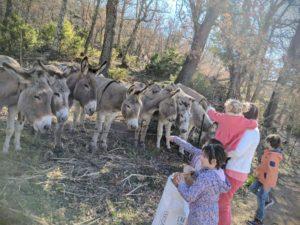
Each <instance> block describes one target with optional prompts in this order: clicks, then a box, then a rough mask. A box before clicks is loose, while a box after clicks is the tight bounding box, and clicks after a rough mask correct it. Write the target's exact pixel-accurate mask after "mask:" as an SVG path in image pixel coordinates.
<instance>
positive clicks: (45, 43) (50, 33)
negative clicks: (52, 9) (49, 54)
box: [39, 22, 56, 48]
mask: <svg viewBox="0 0 300 225" xmlns="http://www.w3.org/2000/svg"><path fill="white" fill-rule="evenodd" d="M55 32H56V25H55V23H54V22H50V23H48V24H45V25H44V26H42V27H41V29H40V31H39V39H40V41H41V42H42V47H46V48H51V46H52V45H53V42H54V38H55Z"/></svg>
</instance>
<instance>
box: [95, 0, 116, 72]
mask: <svg viewBox="0 0 300 225" xmlns="http://www.w3.org/2000/svg"><path fill="white" fill-rule="evenodd" d="M118 3H119V0H108V1H107V4H106V22H105V33H104V42H103V47H102V52H101V57H100V64H102V63H103V62H104V61H107V66H106V67H105V70H104V74H107V71H108V68H109V66H110V61H111V53H112V48H113V41H114V36H115V26H116V21H117V12H118V11H117V9H118Z"/></svg>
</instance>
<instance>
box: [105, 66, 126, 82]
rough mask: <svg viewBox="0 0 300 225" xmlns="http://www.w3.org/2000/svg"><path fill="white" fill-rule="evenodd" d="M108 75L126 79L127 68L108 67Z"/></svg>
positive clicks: (116, 78) (113, 77)
mask: <svg viewBox="0 0 300 225" xmlns="http://www.w3.org/2000/svg"><path fill="white" fill-rule="evenodd" d="M109 76H110V77H111V78H112V79H115V80H126V79H127V78H128V70H127V69H124V68H111V69H109Z"/></svg>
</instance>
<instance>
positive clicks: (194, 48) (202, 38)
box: [176, 0, 227, 85]
mask: <svg viewBox="0 0 300 225" xmlns="http://www.w3.org/2000/svg"><path fill="white" fill-rule="evenodd" d="M226 2H227V1H221V0H210V1H208V3H207V4H208V5H207V9H206V10H204V3H203V1H201V0H189V7H190V10H191V17H192V21H193V30H194V36H193V41H192V45H191V49H190V52H189V54H188V56H187V57H186V59H185V62H184V64H183V66H182V69H181V71H180V73H179V75H178V77H177V79H176V82H181V83H183V84H186V85H189V84H190V82H191V80H192V77H193V75H194V73H195V72H196V70H197V67H198V64H199V61H200V58H201V56H202V52H203V49H204V47H205V44H206V41H207V38H208V35H209V33H210V31H211V29H212V27H213V25H214V24H215V21H216V19H217V18H218V16H219V14H220V11H221V9H223V8H224V6H225V5H226ZM204 15H205V17H204V19H203V21H202V23H201V22H200V20H201V17H203V16H204Z"/></svg>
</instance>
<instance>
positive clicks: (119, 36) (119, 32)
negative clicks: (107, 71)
mask: <svg viewBox="0 0 300 225" xmlns="http://www.w3.org/2000/svg"><path fill="white" fill-rule="evenodd" d="M129 2H130V0H123V5H122V10H121V15H120V25H119V30H118V38H117V44H116V45H117V46H118V47H120V41H121V34H122V30H123V23H124V15H125V10H126V6H127V5H128V3H129Z"/></svg>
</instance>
